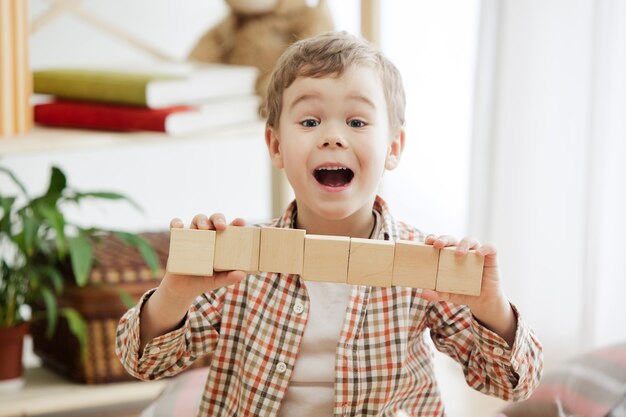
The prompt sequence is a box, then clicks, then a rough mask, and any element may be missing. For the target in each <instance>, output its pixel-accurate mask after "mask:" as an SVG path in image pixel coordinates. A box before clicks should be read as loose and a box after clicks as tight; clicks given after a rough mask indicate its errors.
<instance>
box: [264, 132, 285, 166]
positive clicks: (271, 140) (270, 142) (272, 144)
mask: <svg viewBox="0 0 626 417" xmlns="http://www.w3.org/2000/svg"><path fill="white" fill-rule="evenodd" d="M265 144H266V145H267V151H268V152H269V154H270V159H271V160H272V165H274V168H276V169H282V168H283V167H284V164H283V155H282V153H281V152H280V140H279V138H278V135H277V134H276V131H275V130H274V128H273V127H271V126H267V127H266V128H265Z"/></svg>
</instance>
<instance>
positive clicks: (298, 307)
mask: <svg viewBox="0 0 626 417" xmlns="http://www.w3.org/2000/svg"><path fill="white" fill-rule="evenodd" d="M303 311H304V304H302V303H301V302H299V301H298V302H297V303H296V304H294V306H293V312H294V313H296V314H302V312H303Z"/></svg>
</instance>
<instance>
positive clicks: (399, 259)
mask: <svg viewBox="0 0 626 417" xmlns="http://www.w3.org/2000/svg"><path fill="white" fill-rule="evenodd" d="M438 264H439V249H436V248H434V247H433V246H432V245H425V244H424V243H421V242H413V241H409V240H398V241H396V251H395V255H394V259H393V280H392V283H393V285H396V286H399V287H411V288H425V289H428V290H434V289H435V287H436V284H437V265H438Z"/></svg>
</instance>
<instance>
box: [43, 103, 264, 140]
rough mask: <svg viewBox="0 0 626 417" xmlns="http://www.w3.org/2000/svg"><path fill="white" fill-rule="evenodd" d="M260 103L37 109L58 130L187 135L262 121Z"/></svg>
mask: <svg viewBox="0 0 626 417" xmlns="http://www.w3.org/2000/svg"><path fill="white" fill-rule="evenodd" d="M258 106H259V99H258V97H256V96H242V97H235V98H227V99H220V100H218V101H216V102H214V103H210V104H203V105H201V106H174V107H167V108H161V109H150V108H147V107H135V106H122V105H115V104H101V103H92V102H75V101H55V102H52V103H44V104H37V105H35V106H34V117H35V122H36V123H39V124H43V125H49V126H58V127H74V128H82V129H97V130H114V131H137V130H143V131H152V132H166V133H170V134H184V133H190V132H194V131H200V130H203V129H210V128H212V127H219V126H224V125H228V124H234V123H245V122H252V121H255V120H258V119H259V116H258Z"/></svg>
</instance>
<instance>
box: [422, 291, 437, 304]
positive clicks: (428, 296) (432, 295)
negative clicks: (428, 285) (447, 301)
mask: <svg viewBox="0 0 626 417" xmlns="http://www.w3.org/2000/svg"><path fill="white" fill-rule="evenodd" d="M419 297H420V298H423V299H424V300H426V301H431V302H432V301H438V300H439V293H438V292H437V291H434V290H422V292H421V293H420V294H419Z"/></svg>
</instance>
